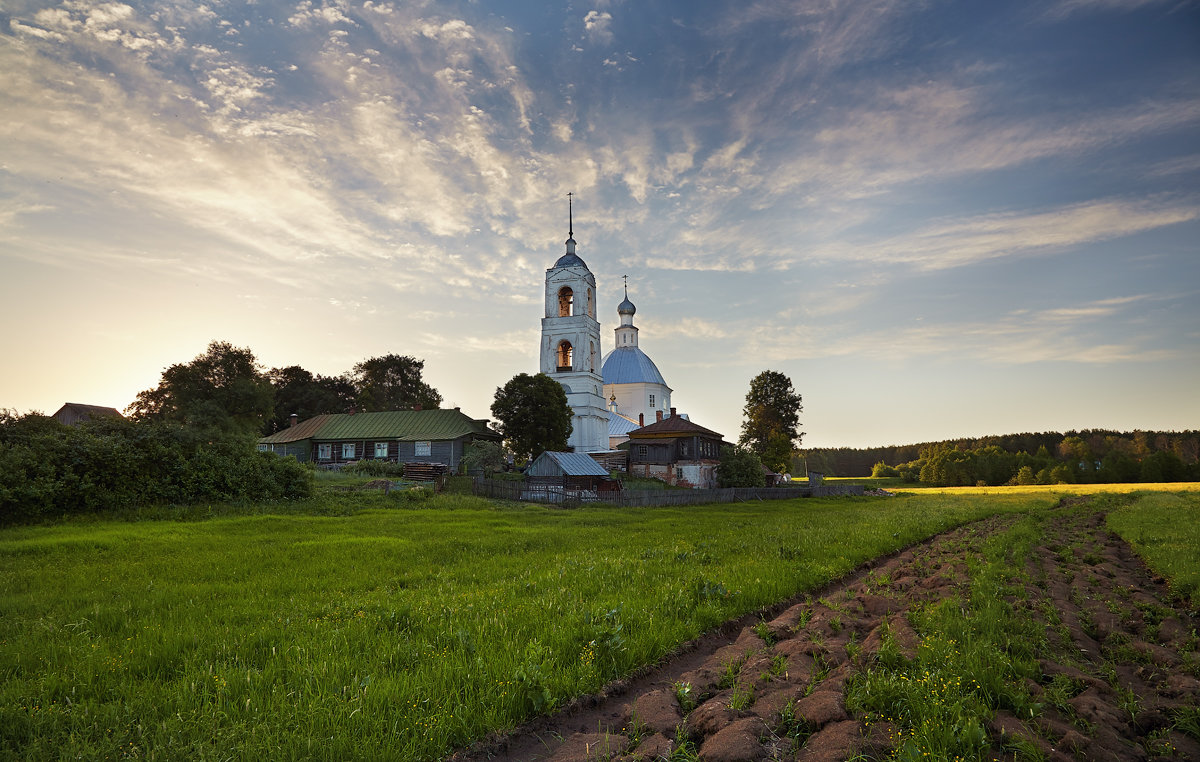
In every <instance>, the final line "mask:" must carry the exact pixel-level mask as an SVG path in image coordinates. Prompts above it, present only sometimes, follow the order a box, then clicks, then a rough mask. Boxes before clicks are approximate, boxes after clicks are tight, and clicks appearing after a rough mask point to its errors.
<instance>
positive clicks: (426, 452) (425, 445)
mask: <svg viewBox="0 0 1200 762" xmlns="http://www.w3.org/2000/svg"><path fill="white" fill-rule="evenodd" d="M413 455H414V456H415V457H418V458H428V457H431V456H432V455H433V442H413Z"/></svg>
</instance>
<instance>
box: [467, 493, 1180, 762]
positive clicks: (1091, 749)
mask: <svg viewBox="0 0 1200 762" xmlns="http://www.w3.org/2000/svg"><path fill="white" fill-rule="evenodd" d="M1013 520H1014V519H1013V518H1012V517H996V518H992V519H988V520H986V521H982V522H978V523H975V524H972V525H969V526H965V527H960V528H959V529H957V530H954V531H952V532H949V533H947V534H944V535H941V536H938V537H935V538H933V539H931V540H929V541H927V542H925V543H923V544H921V545H918V546H914V547H912V548H909V549H907V550H905V551H903V552H900V553H898V554H896V555H894V556H892V557H888V558H881V559H877V560H876V561H874V562H872V563H871V564H868V565H867V566H865V567H864V568H862V569H860V570H859V571H858V572H856V573H855V574H854V575H852V576H851V577H849V578H847V579H844V580H842V581H840V582H838V583H837V584H835V585H832V586H830V587H829V588H827V589H825V590H822V591H819V592H818V593H815V594H814V595H812V596H806V597H805V598H803V599H796V600H793V601H789V602H786V603H784V604H781V605H780V606H778V607H775V608H774V609H773V610H771V611H768V612H760V613H759V614H756V615H752V616H749V617H745V618H743V619H742V620H739V621H737V622H731V623H729V624H727V625H726V626H724V627H722V628H720V629H719V630H717V631H715V632H712V633H709V634H708V635H706V636H704V637H702V638H700V639H698V640H696V641H694V642H692V643H690V644H688V645H687V646H685V647H684V648H683V649H681V650H680V652H679V653H677V654H676V655H675V656H673V657H672V658H670V659H668V660H666V661H664V662H663V663H661V664H659V665H656V666H655V667H653V668H652V669H650V670H648V671H645V672H644V673H642V674H640V675H639V676H637V677H634V678H631V679H629V680H626V681H622V682H619V683H616V684H613V685H610V686H608V687H607V688H606V689H605V690H604V691H603V692H602V693H601V694H600V695H596V696H589V697H585V698H584V699H581V700H578V701H576V702H574V703H573V704H572V705H571V706H569V707H567V708H566V709H565V710H564V711H562V712H559V713H558V714H556V715H554V716H551V717H542V718H539V719H537V720H535V721H533V722H532V723H530V724H528V725H526V726H525V727H523V728H521V729H520V730H519V731H518V732H516V733H514V734H511V735H508V736H504V737H493V738H489V739H486V740H485V741H483V742H481V743H479V744H476V745H475V746H473V747H471V748H469V749H465V750H463V751H460V752H459V753H457V754H456V755H454V756H453V757H452V758H451V759H452V760H454V762H477V761H479V760H510V761H519V762H532V761H534V760H557V761H559V762H568V761H570V762H575V761H579V762H583V761H584V760H630V761H632V760H656V759H669V758H671V756H672V754H673V753H674V754H675V755H676V758H688V759H695V758H696V757H698V758H699V759H700V760H703V761H704V762H734V761H739V760H802V761H804V762H808V761H811V760H830V761H832V760H845V759H850V758H855V759H867V760H870V759H879V760H883V759H888V758H890V757H891V755H892V752H893V750H894V747H893V742H892V739H893V738H894V737H895V736H894V730H895V729H894V728H892V727H891V726H890V725H888V724H887V723H883V722H875V723H874V724H871V723H869V722H866V721H865V720H866V719H867V718H865V717H862V716H853V715H851V714H850V712H848V711H847V708H846V701H845V698H846V697H845V687H846V681H847V679H848V678H849V677H850V676H851V674H853V673H854V672H855V671H856V670H859V669H863V668H864V665H867V664H869V663H870V662H871V659H872V656H873V654H875V653H877V652H878V649H879V646H880V633H881V629H880V627H881V625H883V624H885V623H886V625H887V628H888V630H889V631H890V633H891V635H892V637H893V638H894V639H895V640H896V641H897V642H898V643H899V645H900V646H901V650H902V652H904V653H905V655H906V656H908V657H910V658H911V657H912V656H913V655H915V653H916V650H917V647H918V645H919V643H920V641H921V635H920V634H919V633H918V632H917V631H916V630H914V628H913V626H912V623H911V621H910V619H909V617H908V612H909V611H910V610H911V609H912V608H913V607H914V606H920V605H923V604H927V603H929V602H933V601H937V600H938V599H940V598H944V597H946V596H951V595H959V596H963V597H964V598H965V591H966V588H967V585H968V583H969V580H968V577H967V565H966V563H965V558H966V557H967V556H966V554H972V553H976V552H978V550H979V547H980V545H981V544H982V542H983V541H984V540H985V539H986V538H987V537H988V536H989V535H990V534H991V533H993V532H996V531H998V530H1000V529H1003V528H1004V527H1006V526H1007V525H1008V524H1010V523H1011V522H1012V521H1013ZM1025 571H1026V572H1027V573H1028V580H1029V584H1028V586H1027V589H1026V595H1027V598H1026V599H1025V601H1024V602H1022V605H1021V610H1022V611H1024V612H1026V613H1027V614H1028V615H1029V616H1031V617H1034V618H1035V619H1037V620H1038V621H1042V622H1044V623H1045V625H1046V627H1047V634H1048V637H1049V639H1050V642H1051V643H1052V644H1053V647H1052V648H1051V649H1050V650H1051V651H1053V652H1054V653H1056V654H1057V655H1058V657H1057V660H1056V659H1055V658H1052V657H1051V656H1050V655H1049V654H1047V655H1046V658H1044V659H1042V660H1041V661H1040V666H1041V672H1042V679H1041V680H1037V681H1034V680H1030V681H1028V683H1029V684H1028V686H1027V687H1028V689H1029V691H1030V693H1031V694H1032V695H1033V697H1034V699H1035V700H1037V699H1038V698H1039V697H1041V696H1042V695H1043V693H1044V692H1045V691H1046V689H1047V687H1048V686H1050V685H1052V684H1053V685H1054V686H1055V687H1056V690H1057V691H1058V693H1057V694H1056V696H1057V699H1058V700H1057V701H1053V702H1052V701H1045V702H1043V703H1042V711H1041V712H1040V713H1039V714H1038V715H1037V716H1035V717H1033V718H1024V719H1022V718H1017V717H1015V716H1012V715H1011V714H1007V713H1005V712H998V713H996V715H995V717H994V719H993V720H992V721H991V723H990V725H989V727H988V728H987V733H988V741H989V742H990V744H991V750H992V753H990V754H989V755H988V756H987V758H989V759H992V758H994V759H997V760H1016V759H1023V758H1031V757H1030V753H1029V751H1028V750H1029V749H1030V748H1034V747H1036V749H1037V750H1040V756H1042V757H1043V758H1044V759H1047V760H1052V761H1055V762H1057V761H1059V760H1063V761H1065V760H1168V759H1169V760H1196V761H1197V762H1200V741H1197V739H1196V738H1195V737H1194V736H1193V735H1189V734H1188V732H1184V731H1183V730H1181V729H1180V728H1179V727H1176V725H1177V718H1178V717H1179V713H1178V710H1179V709H1180V708H1186V707H1195V706H1196V705H1197V703H1198V702H1200V679H1197V677H1198V676H1200V657H1198V655H1197V653H1196V649H1197V636H1196V632H1197V628H1198V627H1200V617H1198V616H1197V613H1196V612H1191V611H1188V610H1187V608H1186V605H1185V604H1184V603H1183V602H1181V601H1178V600H1175V599H1173V598H1172V596H1171V594H1170V592H1169V591H1168V589H1167V587H1166V585H1165V583H1164V581H1163V580H1162V579H1159V578H1156V577H1155V576H1154V575H1153V574H1152V573H1151V572H1150V571H1149V570H1148V569H1147V568H1146V566H1145V565H1144V564H1143V563H1142V562H1141V560H1140V559H1139V558H1138V557H1137V556H1136V555H1135V554H1134V553H1133V551H1132V550H1131V549H1130V547H1129V546H1128V545H1127V544H1126V543H1125V542H1124V541H1122V540H1121V539H1120V538H1119V537H1117V536H1115V535H1113V534H1112V533H1110V532H1108V531H1107V530H1106V528H1105V524H1104V517H1103V515H1102V514H1100V513H1098V512H1091V513H1089V512H1087V511H1079V510H1062V511H1059V512H1058V513H1057V514H1056V515H1055V516H1054V517H1053V518H1052V519H1051V520H1050V522H1049V524H1048V529H1047V531H1046V532H1045V533H1044V534H1043V535H1042V538H1041V541H1040V543H1039V545H1038V547H1037V548H1036V550H1035V551H1034V554H1033V556H1032V557H1031V558H1030V559H1029V560H1028V561H1027V562H1026V569H1025ZM881 579H882V580H886V581H887V584H886V585H880V584H879V580H881ZM1047 602H1048V603H1049V604H1050V606H1049V607H1047V606H1046V605H1045V604H1046V603H1047ZM826 604H832V605H833V606H835V607H836V609H835V608H831V606H830V605H826ZM1026 604H1027V605H1026ZM1047 610H1051V611H1056V612H1058V617H1057V619H1058V621H1045V617H1044V612H1046V611H1047ZM764 615H765V616H764ZM764 618H765V619H767V620H769V621H767V625H766V628H765V630H766V632H764V628H763V627H762V626H761V625H760V624H759V623H760V622H761V621H763V619H764ZM755 625H759V626H757V627H756V626H755ZM760 634H766V635H767V637H766V639H763V638H762V637H760ZM848 644H850V645H851V649H849V651H848V649H847V645H848ZM780 656H782V657H785V658H786V662H784V661H782V660H781V659H779V658H778V657H780ZM731 662H734V663H741V664H742V665H743V666H742V668H741V670H740V672H739V673H738V677H737V681H738V682H735V683H734V685H732V686H729V680H728V677H727V665H729V664H730V663H731ZM780 664H786V670H784V671H781V670H780V669H779V665H780ZM1056 676H1061V677H1056ZM723 677H724V678H725V680H724V681H723V679H722V678H723ZM682 683H687V684H689V685H690V686H691V696H692V697H693V700H696V703H695V705H694V706H690V705H689V706H686V711H685V707H683V706H681V705H680V700H679V698H678V695H677V691H676V686H677V685H679V684H682ZM722 686H728V687H722ZM1063 686H1067V687H1068V688H1069V690H1068V691H1067V693H1065V694H1064V693H1063V692H1062V687H1063ZM746 695H752V696H753V701H752V703H750V704H749V705H744V704H745V701H744V697H745V696H746ZM739 696H740V697H742V700H740V701H739V700H738V699H739ZM1131 697H1133V698H1132V699H1131ZM1064 698H1065V703H1064V700H1063V699H1064ZM686 703H688V704H691V703H693V702H692V701H688V702H686ZM731 705H732V706H734V707H737V708H731ZM785 707H787V708H788V709H787V711H788V713H789V714H790V715H791V720H792V721H791V722H790V723H789V722H787V721H785V720H787V719H788V717H786V716H785V715H784V712H785ZM635 718H636V723H635V721H634V720H635ZM797 718H800V719H802V720H803V727H804V729H805V732H804V733H803V734H802V735H800V734H797V733H796V732H795V729H796V722H795V720H796V719H797ZM1189 732H1192V733H1194V732H1195V729H1194V728H1192V729H1190V731H1189ZM1014 739H1025V748H1026V752H1025V753H1024V756H1021V757H1018V756H1017V748H1018V746H1017V745H1015V744H1014V743H1013V740H1014ZM681 744H683V745H685V748H686V749H687V751H688V754H687V755H686V756H685V755H683V754H681V753H680V752H681V751H683V750H681V749H680V748H679V746H680V745H681ZM1034 755H1035V756H1034V757H1033V758H1036V755H1038V752H1036V751H1035V752H1034Z"/></svg>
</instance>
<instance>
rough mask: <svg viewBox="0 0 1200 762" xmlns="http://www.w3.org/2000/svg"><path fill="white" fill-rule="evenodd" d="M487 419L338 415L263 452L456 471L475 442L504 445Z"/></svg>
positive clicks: (282, 436) (304, 424)
mask: <svg viewBox="0 0 1200 762" xmlns="http://www.w3.org/2000/svg"><path fill="white" fill-rule="evenodd" d="M500 439H501V436H500V434H499V433H498V432H496V431H494V430H492V429H491V428H490V427H489V426H488V421H487V419H477V418H471V417H470V416H468V415H466V414H465V413H463V412H462V411H460V410H459V409H458V408H454V409H452V410H390V411H386V412H382V413H336V414H328V415H318V416H315V417H313V418H309V419H307V420H304V421H299V422H296V423H295V424H293V425H292V426H289V427H288V428H286V429H283V430H282V431H277V432H275V433H274V434H272V435H270V436H268V437H263V438H262V439H260V440H258V449H260V450H265V451H269V452H274V453H278V454H280V455H294V456H295V457H296V460H299V461H302V462H306V461H311V462H314V463H316V464H317V465H319V466H320V465H323V466H337V465H342V464H346V463H352V462H355V461H359V460H363V459H374V460H386V461H390V462H393V463H441V464H444V465H446V466H448V467H449V468H450V470H452V471H453V470H456V469H457V468H458V463H459V460H461V459H462V455H463V450H464V449H465V448H466V447H467V445H469V444H471V443H472V442H476V441H480V440H483V441H489V442H499V441H500Z"/></svg>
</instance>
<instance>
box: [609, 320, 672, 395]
mask: <svg viewBox="0 0 1200 762" xmlns="http://www.w3.org/2000/svg"><path fill="white" fill-rule="evenodd" d="M629 306H630V307H632V306H633V305H632V304H631V305H629ZM600 375H601V376H602V377H603V378H604V383H605V384H662V385H663V386H666V385H667V382H666V381H664V380H663V377H662V373H659V372H658V366H656V365H655V364H654V361H653V360H651V359H650V356H649V355H647V354H646V353H645V352H643V351H642V350H640V349H638V348H637V347H635V346H633V347H617V348H616V349H614V350H612V351H611V352H609V353H608V354H606V355H605V356H604V361H603V364H602V365H601V367H600Z"/></svg>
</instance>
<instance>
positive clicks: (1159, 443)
mask: <svg viewBox="0 0 1200 762" xmlns="http://www.w3.org/2000/svg"><path fill="white" fill-rule="evenodd" d="M798 460H799V461H800V462H801V467H804V465H807V467H808V469H809V470H811V471H820V472H822V473H824V474H826V475H830V476H871V475H875V476H902V477H904V478H905V479H907V480H909V481H913V482H922V483H928V484H941V485H949V486H960V485H976V484H987V485H999V484H1057V483H1111V482H1164V481H1168V482H1169V481H1200V431H1194V430H1187V431H1178V432H1176V431H1132V432H1119V431H1112V430H1106V429H1086V430H1082V431H1079V430H1071V431H1067V432H1065V433H1062V432H1037V433H1029V432H1025V433H1020V434H1007V435H1002V436H987V437H980V438H976V439H969V438H964V439H954V440H945V441H941V442H926V443H922V444H913V445H901V446H889V447H874V448H862V449H856V448H848V447H840V448H811V449H808V450H804V451H802V452H800V453H799V454H798Z"/></svg>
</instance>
